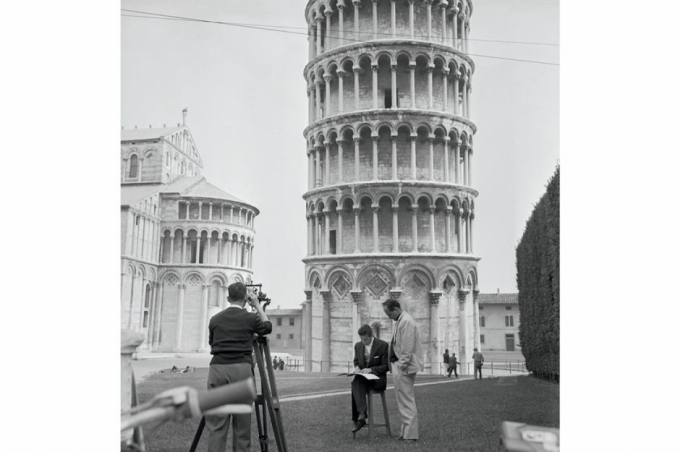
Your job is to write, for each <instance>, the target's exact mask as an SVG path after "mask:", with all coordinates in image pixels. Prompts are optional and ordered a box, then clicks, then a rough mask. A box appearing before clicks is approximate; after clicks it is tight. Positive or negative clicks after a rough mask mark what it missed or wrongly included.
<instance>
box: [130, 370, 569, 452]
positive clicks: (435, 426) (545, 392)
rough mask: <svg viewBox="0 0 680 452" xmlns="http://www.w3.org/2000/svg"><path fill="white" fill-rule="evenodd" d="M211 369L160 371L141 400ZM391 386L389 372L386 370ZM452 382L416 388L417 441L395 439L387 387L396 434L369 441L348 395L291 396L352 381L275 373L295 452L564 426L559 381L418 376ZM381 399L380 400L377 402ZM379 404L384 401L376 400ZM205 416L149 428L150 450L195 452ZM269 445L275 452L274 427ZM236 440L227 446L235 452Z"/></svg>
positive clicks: (472, 438) (480, 441)
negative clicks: (507, 424) (357, 425)
mask: <svg viewBox="0 0 680 452" xmlns="http://www.w3.org/2000/svg"><path fill="white" fill-rule="evenodd" d="M207 376H208V370H207V369H196V371H195V372H193V373H186V374H167V373H166V374H156V375H153V376H151V377H150V378H149V379H148V380H146V381H144V382H143V383H140V384H139V388H138V392H139V397H140V399H141V401H142V402H144V401H145V400H148V399H149V398H151V397H152V396H154V395H155V394H158V393H159V392H161V391H163V390H166V389H169V388H172V387H176V386H191V387H195V388H197V389H201V390H204V389H205V385H206V381H207ZM387 381H388V388H389V387H390V386H391V377H390V376H389V375H388V380H387ZM428 381H430V382H437V381H447V383H443V384H433V385H426V386H421V387H416V402H417V404H418V411H419V422H420V428H419V430H420V440H419V441H418V443H417V444H415V445H405V444H403V443H402V442H401V441H397V440H396V438H397V437H398V436H399V425H400V418H399V412H398V411H397V406H396V400H395V396H394V391H393V390H389V389H388V391H387V392H386V398H387V408H388V413H389V417H390V423H391V424H392V434H393V437H392V438H389V437H388V436H387V434H386V432H385V429H384V428H378V429H376V430H377V435H375V432H374V435H375V436H374V439H373V442H372V443H369V442H368V437H367V436H368V429H367V428H366V427H364V429H362V430H361V431H360V432H359V433H358V434H357V439H356V440H355V441H353V440H352V434H351V432H350V429H351V427H352V423H351V419H350V417H351V407H350V395H349V394H343V395H332V396H327V397H321V398H314V399H309V400H294V401H286V400H285V398H286V397H288V396H294V395H303V394H319V393H324V392H333V391H340V390H346V389H349V382H350V379H349V378H347V377H335V376H330V375H328V374H318V373H304V372H286V371H283V372H277V373H276V382H277V387H278V390H279V397H280V398H281V413H282V414H283V423H284V430H285V434H286V440H287V441H286V442H287V445H288V450H289V451H290V452H307V451H309V452H311V451H314V452H320V451H332V452H334V451H338V452H347V451H348V450H352V451H360V452H383V451H384V452H388V451H389V452H394V451H395V450H412V451H452V450H455V451H457V452H458V451H496V450H498V441H499V431H500V424H501V422H502V421H504V420H508V421H515V422H525V423H529V424H533V425H541V426H547V427H559V385H557V384H554V383H548V382H545V381H542V380H537V379H534V378H531V377H526V376H518V377H505V378H490V379H484V380H481V381H474V380H459V381H453V380H449V379H446V378H445V377H441V376H438V375H434V376H429V375H419V376H418V377H417V378H416V383H422V382H428ZM376 403H379V398H376V397H374V406H375V404H376ZM377 406H378V408H380V405H379V404H378V405H377ZM376 413H377V414H376V417H377V419H376V421H377V422H378V423H382V410H378V411H376ZM198 422H199V420H193V419H191V420H187V421H184V422H167V423H165V424H162V425H160V426H157V427H155V426H149V427H146V428H145V430H144V435H145V440H146V441H145V442H146V445H147V450H148V451H149V452H184V451H188V450H189V446H190V445H191V441H192V439H193V436H194V433H195V431H196V428H197V427H198ZM252 430H253V434H252V444H251V450H252V451H253V452H258V451H259V450H260V447H259V444H258V441H257V423H256V421H255V416H254V415H253V417H252ZM269 434H270V448H269V450H270V451H272V452H274V451H276V450H277V449H276V443H275V441H274V437H273V434H272V432H271V428H270V429H269ZM230 441H231V439H230V440H229V442H228V444H229V446H228V447H227V451H231V447H230ZM206 444H207V432H204V434H203V437H202V438H201V442H200V444H199V447H198V451H201V452H204V451H206Z"/></svg>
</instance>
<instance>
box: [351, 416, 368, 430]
mask: <svg viewBox="0 0 680 452" xmlns="http://www.w3.org/2000/svg"><path fill="white" fill-rule="evenodd" d="M364 425H366V420H364V419H359V420H358V421H356V422H355V423H354V428H353V429H352V433H356V432H358V431H359V430H361V428H362V427H363V426H364Z"/></svg>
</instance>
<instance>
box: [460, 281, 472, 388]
mask: <svg viewBox="0 0 680 452" xmlns="http://www.w3.org/2000/svg"><path fill="white" fill-rule="evenodd" d="M468 293H470V291H469V290H459V291H458V343H459V344H460V345H459V349H458V356H459V357H460V358H459V359H460V374H461V375H469V373H468V353H469V351H468V349H467V314H466V312H465V305H466V301H467V296H468Z"/></svg>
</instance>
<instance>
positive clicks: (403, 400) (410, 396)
mask: <svg viewBox="0 0 680 452" xmlns="http://www.w3.org/2000/svg"><path fill="white" fill-rule="evenodd" d="M391 366H392V381H393V382H394V394H395V395H396V397H397V407H398V408H399V416H401V429H400V433H401V436H402V437H403V438H404V439H418V407H417V406H416V392H415V387H414V386H413V385H414V383H415V381H416V374H405V373H403V372H402V371H401V370H399V367H398V366H397V363H396V362H394V363H392V364H391Z"/></svg>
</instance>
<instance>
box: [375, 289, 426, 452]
mask: <svg viewBox="0 0 680 452" xmlns="http://www.w3.org/2000/svg"><path fill="white" fill-rule="evenodd" d="M382 305H383V310H384V311H385V314H386V315H387V317H389V318H390V319H392V320H394V322H395V323H394V329H393V331H394V333H393V335H392V341H391V342H390V350H389V361H390V366H391V367H390V372H391V373H392V381H393V382H394V394H395V396H396V397H397V407H398V408H399V414H400V416H401V429H400V436H399V439H403V440H404V442H407V443H415V442H416V441H417V440H418V408H417V407H416V393H415V388H414V383H415V381H416V374H417V373H418V372H419V371H420V370H421V369H422V368H423V363H422V362H421V360H420V356H421V355H422V350H421V345H420V333H419V332H418V327H417V326H416V322H415V320H413V317H411V316H410V315H408V313H406V312H404V311H402V310H401V305H400V304H399V302H398V301H397V300H393V299H391V298H390V299H388V300H386V301H384V302H383V304H382Z"/></svg>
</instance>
